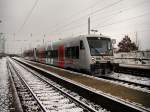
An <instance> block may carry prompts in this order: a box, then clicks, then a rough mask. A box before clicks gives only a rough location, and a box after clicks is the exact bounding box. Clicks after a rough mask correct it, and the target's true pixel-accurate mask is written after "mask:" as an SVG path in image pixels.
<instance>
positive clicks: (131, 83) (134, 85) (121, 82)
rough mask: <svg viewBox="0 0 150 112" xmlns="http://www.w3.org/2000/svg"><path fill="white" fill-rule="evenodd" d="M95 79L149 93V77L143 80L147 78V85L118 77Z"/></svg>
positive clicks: (105, 76)
mask: <svg viewBox="0 0 150 112" xmlns="http://www.w3.org/2000/svg"><path fill="white" fill-rule="evenodd" d="M58 69H59V68H58ZM63 70H64V71H69V70H65V69H63ZM70 72H72V71H70ZM76 74H79V75H85V74H82V73H76ZM114 74H118V75H120V74H121V73H114ZM123 75H125V76H126V75H127V74H123ZM129 75H130V76H132V75H131V74H129ZM86 76H87V77H88V76H89V75H86ZM139 76H141V75H139ZM89 77H90V76H89ZM133 77H138V76H135V75H133ZM95 78H99V80H101V79H102V80H103V79H104V80H105V81H107V82H111V83H115V84H119V85H122V86H125V87H128V88H132V89H135V90H139V91H143V92H147V93H150V83H149V77H145V78H148V79H147V82H148V83H149V84H144V83H140V82H139V81H140V80H139V81H134V80H132V81H131V80H130V81H129V80H124V79H119V78H118V77H117V78H116V77H115V78H114V77H111V76H110V75H103V76H96V77H95ZM141 78H144V76H142V77H141ZM131 79H132V78H131Z"/></svg>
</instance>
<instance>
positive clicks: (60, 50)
mask: <svg viewBox="0 0 150 112" xmlns="http://www.w3.org/2000/svg"><path fill="white" fill-rule="evenodd" d="M58 66H59V67H61V68H64V45H61V46H59V48H58Z"/></svg>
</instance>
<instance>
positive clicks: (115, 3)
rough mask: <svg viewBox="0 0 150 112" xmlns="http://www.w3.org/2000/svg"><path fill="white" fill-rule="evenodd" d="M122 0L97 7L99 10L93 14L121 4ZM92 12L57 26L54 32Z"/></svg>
mask: <svg viewBox="0 0 150 112" xmlns="http://www.w3.org/2000/svg"><path fill="white" fill-rule="evenodd" d="M122 1H124V0H118V1H115V2H113V3H111V4H109V5H106V6H104V7H102V8H100V9H97V10H95V11H93V12H92V14H95V13H98V12H101V11H103V10H105V9H108V8H110V7H113V6H115V5H117V4H119V3H120V2H122ZM90 14H91V12H90V13H88V14H86V15H83V16H81V17H79V18H77V19H75V20H72V21H71V22H68V23H67V24H65V25H62V26H60V27H59V28H55V30H53V32H55V31H57V30H58V29H61V28H64V27H66V26H68V25H70V24H74V23H75V22H76V21H79V20H81V19H83V18H85V17H86V18H87V17H88V16H89V15H90Z"/></svg>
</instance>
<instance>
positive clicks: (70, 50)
mask: <svg viewBox="0 0 150 112" xmlns="http://www.w3.org/2000/svg"><path fill="white" fill-rule="evenodd" d="M23 56H24V57H25V58H26V59H29V60H33V61H37V62H41V63H45V64H49V65H54V66H57V67H61V68H66V69H67V68H71V69H74V70H78V71H84V72H87V73H90V74H92V75H93V74H108V73H112V71H113V68H114V64H115V63H114V60H113V48H112V41H111V39H110V38H108V37H106V36H103V35H81V36H78V37H73V38H68V39H62V40H59V41H57V42H51V43H50V44H49V45H48V46H43V47H40V48H34V49H30V50H27V51H25V52H24V53H23Z"/></svg>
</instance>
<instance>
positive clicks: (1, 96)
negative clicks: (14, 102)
mask: <svg viewBox="0 0 150 112" xmlns="http://www.w3.org/2000/svg"><path fill="white" fill-rule="evenodd" d="M8 78H9V77H8V74H7V66H6V58H2V59H0V112H9V104H10V103H9V102H10V101H9V81H8Z"/></svg>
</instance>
